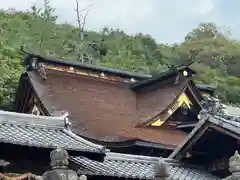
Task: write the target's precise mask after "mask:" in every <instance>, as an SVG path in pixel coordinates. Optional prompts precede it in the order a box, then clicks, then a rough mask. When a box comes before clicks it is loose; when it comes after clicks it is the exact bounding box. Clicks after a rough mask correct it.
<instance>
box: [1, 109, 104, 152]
mask: <svg viewBox="0 0 240 180" xmlns="http://www.w3.org/2000/svg"><path fill="white" fill-rule="evenodd" d="M0 143H11V144H16V145H22V146H33V147H42V148H50V149H55V148H57V147H62V148H65V149H66V150H72V151H84V152H96V153H105V148H104V147H103V146H100V145H96V144H94V143H91V142H89V141H87V140H85V139H83V138H81V137H79V136H77V135H75V134H74V133H72V132H71V130H70V129H69V123H68V121H67V118H66V117H63V116H62V117H46V116H36V115H30V114H20V113H13V112H6V111H0Z"/></svg>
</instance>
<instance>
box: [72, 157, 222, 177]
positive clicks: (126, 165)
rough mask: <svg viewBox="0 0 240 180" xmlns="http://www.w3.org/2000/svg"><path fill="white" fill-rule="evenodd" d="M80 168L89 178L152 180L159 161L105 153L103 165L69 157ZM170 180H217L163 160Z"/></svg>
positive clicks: (203, 172) (194, 167)
mask: <svg viewBox="0 0 240 180" xmlns="http://www.w3.org/2000/svg"><path fill="white" fill-rule="evenodd" d="M71 160H72V161H73V162H75V163H76V164H78V165H79V166H80V168H79V171H78V173H79V174H85V175H91V176H108V177H119V178H131V179H153V178H154V177H155V167H156V165H157V163H158V161H159V160H160V158H156V157H148V156H137V155H126V154H118V153H107V155H106V157H105V160H104V162H103V163H101V162H96V161H92V160H89V159H87V158H85V157H71ZM165 162H166V163H167V164H168V165H169V171H170V179H172V180H186V179H188V180H218V179H219V178H217V177H215V176H213V175H211V174H210V173H208V172H207V171H205V170H204V169H201V168H199V167H196V166H190V165H185V164H181V163H178V162H177V161H174V160H170V159H165Z"/></svg>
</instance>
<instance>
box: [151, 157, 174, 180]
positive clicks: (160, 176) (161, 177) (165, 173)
mask: <svg viewBox="0 0 240 180" xmlns="http://www.w3.org/2000/svg"><path fill="white" fill-rule="evenodd" d="M154 172H155V174H154V176H155V179H156V180H171V178H170V172H169V165H168V164H167V163H166V162H165V161H164V159H163V158H161V159H160V160H159V161H158V162H157V164H156V166H155V169H154Z"/></svg>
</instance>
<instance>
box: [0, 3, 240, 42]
mask: <svg viewBox="0 0 240 180" xmlns="http://www.w3.org/2000/svg"><path fill="white" fill-rule="evenodd" d="M222 1H226V0H79V2H80V6H81V8H84V7H86V6H88V5H90V4H93V6H92V7H91V11H90V13H89V16H88V20H87V24H86V26H87V28H88V29H94V30H98V29H101V28H103V27H104V26H108V27H109V28H119V29H121V30H124V31H125V32H127V33H130V34H134V33H137V32H142V33H145V34H150V35H151V36H153V37H154V38H156V39H157V41H158V42H169V43H172V42H180V41H182V40H183V38H184V36H185V35H186V33H187V32H189V31H190V30H191V29H192V28H194V27H196V26H197V25H198V24H199V23H200V22H209V21H213V22H217V23H218V24H220V25H226V23H229V24H227V25H229V26H231V27H234V28H237V27H238V26H240V23H239V21H238V20H235V21H233V20H232V21H231V22H230V21H227V18H225V19H226V20H225V19H224V18H222V17H223V15H225V14H224V13H226V11H223V10H222V9H221V6H220V5H221V4H220V5H219V3H220V2H222ZM231 2H234V3H235V4H236V2H237V0H231ZM238 2H240V1H238ZM34 3H35V4H37V5H38V6H39V7H40V6H42V4H43V0H23V1H20V0H7V1H4V0H0V4H1V8H4V9H7V8H15V9H21V10H24V9H26V8H29V7H30V6H31V5H32V4H34ZM51 3H52V6H53V7H54V8H56V14H57V15H58V16H59V21H61V22H64V21H67V22H69V23H75V22H76V15H75V11H74V9H75V7H76V1H75V0H51ZM217 3H218V4H217ZM239 4H240V3H239ZM220 10H221V11H220ZM225 17H226V16H225Z"/></svg>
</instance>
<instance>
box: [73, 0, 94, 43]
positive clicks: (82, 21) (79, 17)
mask: <svg viewBox="0 0 240 180" xmlns="http://www.w3.org/2000/svg"><path fill="white" fill-rule="evenodd" d="M76 6H77V7H76V10H75V11H76V13H77V23H78V28H79V30H80V35H79V38H80V40H81V41H83V37H84V36H83V33H84V28H85V24H86V19H87V16H88V13H89V11H90V9H89V8H90V7H91V6H92V4H91V5H89V6H87V7H86V8H84V9H81V10H79V2H78V0H76ZM84 11H87V12H86V13H85V14H84V15H83V14H82V12H84Z"/></svg>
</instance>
